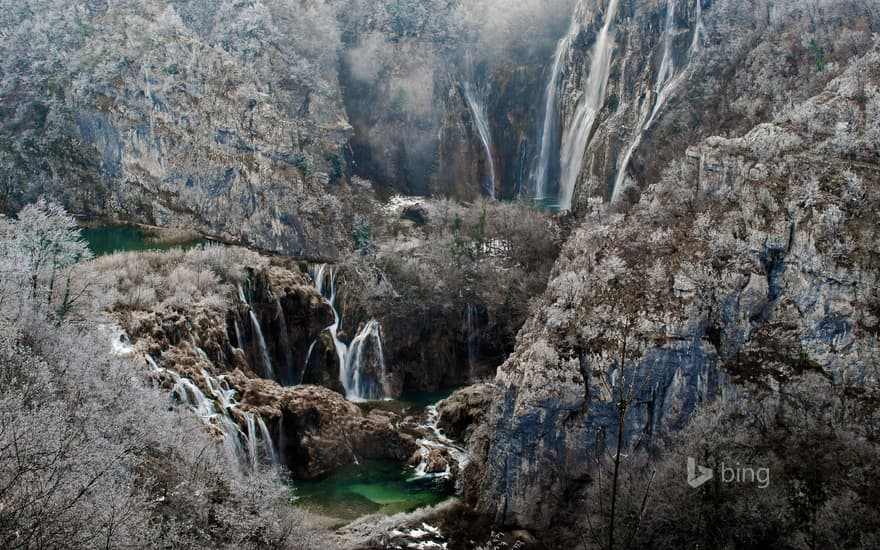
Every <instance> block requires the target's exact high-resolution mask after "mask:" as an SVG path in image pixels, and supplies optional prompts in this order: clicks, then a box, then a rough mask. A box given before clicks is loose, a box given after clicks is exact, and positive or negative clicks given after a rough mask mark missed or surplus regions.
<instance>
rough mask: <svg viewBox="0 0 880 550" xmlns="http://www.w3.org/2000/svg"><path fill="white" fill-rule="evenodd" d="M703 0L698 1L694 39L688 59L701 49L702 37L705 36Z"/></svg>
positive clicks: (692, 39)
mask: <svg viewBox="0 0 880 550" xmlns="http://www.w3.org/2000/svg"><path fill="white" fill-rule="evenodd" d="M702 3H703V0H697V1H696V4H697V15H696V17H695V19H696V20H695V21H694V37H693V38H691V47H690V50H689V51H688V57H693V56H694V54H695V53H697V51H699V49H700V37H701V36H702V35H703V32H704V30H703V6H702Z"/></svg>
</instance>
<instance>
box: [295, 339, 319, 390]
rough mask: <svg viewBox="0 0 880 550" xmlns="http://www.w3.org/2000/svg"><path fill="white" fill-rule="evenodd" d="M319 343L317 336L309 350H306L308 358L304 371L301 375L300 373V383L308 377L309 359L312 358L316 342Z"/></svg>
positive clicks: (304, 364)
mask: <svg viewBox="0 0 880 550" xmlns="http://www.w3.org/2000/svg"><path fill="white" fill-rule="evenodd" d="M317 343H318V339H317V338H315V339H314V340H312V343H311V344H310V345H309V351H308V352H306V360H305V362H304V363H303V368H302V372H301V373H300V375H299V383H300V384H302V383H303V380H304V379H305V377H306V371H307V370H308V368H309V359H311V358H312V350H314V349H315V344H317Z"/></svg>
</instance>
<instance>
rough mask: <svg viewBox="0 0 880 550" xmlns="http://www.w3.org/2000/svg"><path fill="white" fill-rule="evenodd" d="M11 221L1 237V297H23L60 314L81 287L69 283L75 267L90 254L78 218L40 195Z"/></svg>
mask: <svg viewBox="0 0 880 550" xmlns="http://www.w3.org/2000/svg"><path fill="white" fill-rule="evenodd" d="M9 225H10V226H9V227H8V228H7V229H6V231H5V233H4V234H3V235H2V237H0V251H2V253H3V255H2V259H0V273H2V274H3V275H4V277H3V279H4V283H3V287H2V289H0V293H2V294H0V298H15V297H17V298H18V299H19V300H27V301H30V302H32V306H33V307H35V308H37V309H41V308H44V307H45V308H48V309H50V310H51V309H54V311H55V313H56V314H58V315H59V316H60V317H63V316H64V314H65V313H66V312H67V311H68V310H69V309H70V307H71V305H72V304H73V303H74V302H75V301H76V299H77V298H78V296H79V295H80V294H81V293H82V291H83V288H82V287H78V288H74V287H73V285H72V283H71V274H72V270H73V266H74V265H76V264H77V263H79V262H81V261H84V260H88V259H89V258H91V256H92V254H91V251H90V250H89V248H88V246H87V245H86V243H85V242H84V241H83V240H82V237H81V235H80V231H79V228H78V227H77V225H76V221H75V220H74V219H73V217H72V216H70V215H69V214H68V213H67V212H66V211H65V210H64V207H62V206H61V205H59V204H56V203H54V202H51V201H47V200H46V199H44V198H41V199H39V200H38V201H37V202H35V203H34V204H31V205H28V206H26V207H24V208H23V209H22V210H21V212H19V214H18V218H17V219H16V220H14V221H12V222H11V223H10V224H9Z"/></svg>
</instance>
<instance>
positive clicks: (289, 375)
mask: <svg viewBox="0 0 880 550" xmlns="http://www.w3.org/2000/svg"><path fill="white" fill-rule="evenodd" d="M275 315H276V316H277V318H278V326H279V332H280V333H281V335H280V337H279V339H278V341H279V342H280V344H281V355H282V356H283V357H284V370H283V371H282V373H281V382H282V383H283V384H284V385H285V386H292V385H293V352H292V351H291V350H290V343H289V342H288V341H287V338H288V336H287V318H286V317H285V316H284V308H283V307H282V306H281V300H277V299H276V300H275ZM303 370H305V369H303Z"/></svg>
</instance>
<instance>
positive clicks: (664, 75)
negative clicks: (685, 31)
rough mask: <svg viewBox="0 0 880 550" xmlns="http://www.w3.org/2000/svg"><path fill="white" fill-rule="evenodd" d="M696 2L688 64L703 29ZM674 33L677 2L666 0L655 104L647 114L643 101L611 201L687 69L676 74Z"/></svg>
mask: <svg viewBox="0 0 880 550" xmlns="http://www.w3.org/2000/svg"><path fill="white" fill-rule="evenodd" d="M696 4H697V10H696V22H695V24H694V36H693V39H692V40H691V45H690V49H689V50H688V64H690V60H691V59H692V58H693V56H694V54H695V53H696V52H697V50H698V48H699V45H700V34H701V33H702V32H703V30H702V26H703V18H702V7H701V6H700V0H697V2H696ZM675 33H676V28H675V2H674V0H667V2H666V23H665V28H664V31H663V59H662V60H661V62H660V69H659V70H658V71H657V78H656V79H655V81H654V94H653V95H654V107H653V109H652V110H651V114H650V116H646V114H647V113H646V112H645V109H644V107H645V106H646V104H644V103H643V104H642V110H641V113H640V115H639V122H638V126H637V127H638V134H637V135H636V137H635V139H634V140H633V142H632V143H630V145H629V147H628V148H627V150H626V153H624V155H623V156H622V157H621V162H620V163H619V165H618V166H617V174H616V176H615V178H614V188H613V190H612V193H611V201H612V202H614V201H616V200H617V199H618V198H619V197H620V193H621V192H622V191H623V183H624V180H625V179H626V174H627V167H628V166H629V161H630V160H631V159H632V155H633V153H634V152H635V150H636V149H637V148H638V146H639V145H640V144H641V141H642V135H643V134H644V132H645V131H646V130H647V129H648V128H650V127H651V125H652V124H653V123H654V119H655V118H656V116H657V114H658V113H659V112H660V110H661V109H662V108H663V105H664V104H665V103H666V100H667V99H668V98H669V95H670V94H671V93H672V90H674V89H675V87H676V86H677V85H678V83H679V82H680V80H681V78H682V77H683V76H684V75H685V73H686V72H687V71H686V70H685V71H681V72H680V73H678V75H677V76H676V68H675V60H674V56H673V51H672V45H673V44H672V43H673V40H674V37H675ZM646 119H647V120H646Z"/></svg>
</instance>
